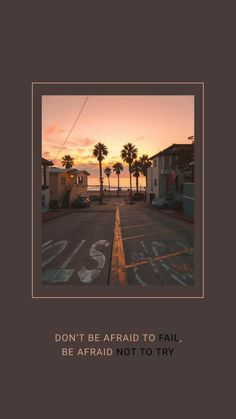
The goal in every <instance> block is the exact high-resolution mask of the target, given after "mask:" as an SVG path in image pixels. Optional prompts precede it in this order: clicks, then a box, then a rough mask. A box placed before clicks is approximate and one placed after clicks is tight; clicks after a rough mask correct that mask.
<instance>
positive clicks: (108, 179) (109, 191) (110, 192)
mask: <svg viewBox="0 0 236 419" xmlns="http://www.w3.org/2000/svg"><path fill="white" fill-rule="evenodd" d="M108 188H109V195H110V196H111V188H110V176H108Z"/></svg>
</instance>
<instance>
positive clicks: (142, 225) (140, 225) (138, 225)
mask: <svg viewBox="0 0 236 419" xmlns="http://www.w3.org/2000/svg"><path fill="white" fill-rule="evenodd" d="M157 223H159V221H156V222H154V223H147V224H135V225H133V226H127V227H123V226H122V229H125V230H127V229H128V228H137V227H144V226H150V225H153V224H155V225H156V224H157Z"/></svg>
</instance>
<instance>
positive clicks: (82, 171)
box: [66, 168, 90, 176]
mask: <svg viewBox="0 0 236 419" xmlns="http://www.w3.org/2000/svg"><path fill="white" fill-rule="evenodd" d="M66 171H67V172H69V173H74V174H78V175H80V174H81V173H85V174H86V175H87V176H90V173H89V172H87V170H80V169H76V168H71V169H66Z"/></svg>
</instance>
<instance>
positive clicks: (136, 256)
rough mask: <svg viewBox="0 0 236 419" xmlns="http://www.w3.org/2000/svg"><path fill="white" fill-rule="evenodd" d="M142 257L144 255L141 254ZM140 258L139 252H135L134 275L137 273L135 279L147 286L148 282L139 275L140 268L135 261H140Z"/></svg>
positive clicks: (133, 256) (133, 258) (133, 261)
mask: <svg viewBox="0 0 236 419" xmlns="http://www.w3.org/2000/svg"><path fill="white" fill-rule="evenodd" d="M141 257H142V256H141ZM139 260H140V259H139V257H138V254H137V253H133V255H132V263H133V264H134V268H133V271H134V275H135V279H136V280H137V281H138V282H139V284H140V285H142V286H143V287H145V286H147V284H146V282H144V281H143V280H142V278H141V276H140V275H139V273H138V268H137V266H136V265H135V262H137V261H139Z"/></svg>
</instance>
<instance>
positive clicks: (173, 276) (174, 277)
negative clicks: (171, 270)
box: [171, 274, 186, 285]
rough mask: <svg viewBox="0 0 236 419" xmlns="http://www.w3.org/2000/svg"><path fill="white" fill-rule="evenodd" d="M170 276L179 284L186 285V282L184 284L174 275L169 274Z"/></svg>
mask: <svg viewBox="0 0 236 419" xmlns="http://www.w3.org/2000/svg"><path fill="white" fill-rule="evenodd" d="M171 277H172V278H173V279H175V280H176V281H177V282H179V284H181V285H186V284H185V282H183V281H181V279H179V278H178V277H177V276H176V275H174V274H171Z"/></svg>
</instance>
